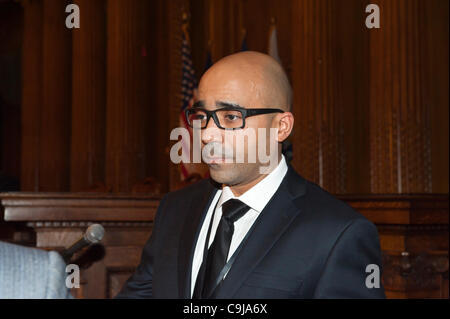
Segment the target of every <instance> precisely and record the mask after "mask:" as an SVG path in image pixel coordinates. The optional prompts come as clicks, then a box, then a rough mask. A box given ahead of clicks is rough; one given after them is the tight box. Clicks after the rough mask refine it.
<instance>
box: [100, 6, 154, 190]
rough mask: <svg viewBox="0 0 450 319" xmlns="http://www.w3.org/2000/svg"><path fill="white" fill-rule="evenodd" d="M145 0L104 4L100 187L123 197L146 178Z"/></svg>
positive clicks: (147, 115)
mask: <svg viewBox="0 0 450 319" xmlns="http://www.w3.org/2000/svg"><path fill="white" fill-rule="evenodd" d="M149 10H150V3H149V2H148V1H145V0H135V1H118V0H108V1H107V17H108V18H107V37H108V42H107V79H108V80H107V100H106V114H107V116H106V184H107V185H108V186H110V187H112V190H113V192H129V191H131V188H132V186H133V184H135V183H137V182H139V181H141V180H143V179H144V178H145V177H146V173H147V170H146V167H147V165H148V164H147V163H148V161H149V160H150V158H149V146H148V143H147V141H148V138H150V137H149V136H147V135H148V134H147V133H148V130H147V127H148V126H149V123H151V117H150V114H151V112H150V111H151V105H150V103H149V101H150V90H149V82H150V81H149V78H150V77H151V74H150V70H149V57H148V56H143V54H142V50H143V48H148V47H149V45H148V44H149V43H148V41H149V38H150V37H149V30H150V28H151V23H150V20H149V19H148V16H147V15H148V12H149Z"/></svg>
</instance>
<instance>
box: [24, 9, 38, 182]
mask: <svg viewBox="0 0 450 319" xmlns="http://www.w3.org/2000/svg"><path fill="white" fill-rule="evenodd" d="M22 5H23V8H24V19H23V21H24V23H23V24H24V29H23V50H22V146H21V147H22V151H21V178H20V184H21V190H22V191H38V190H39V158H40V155H39V154H40V140H41V138H40V124H41V122H40V114H41V107H42V13H43V6H42V1H32V0H25V1H22Z"/></svg>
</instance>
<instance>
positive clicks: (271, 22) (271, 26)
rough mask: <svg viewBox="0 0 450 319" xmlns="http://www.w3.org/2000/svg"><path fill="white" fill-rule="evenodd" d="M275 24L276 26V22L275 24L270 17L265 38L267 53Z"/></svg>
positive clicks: (274, 20)
mask: <svg viewBox="0 0 450 319" xmlns="http://www.w3.org/2000/svg"><path fill="white" fill-rule="evenodd" d="M276 24H277V22H276V19H275V17H271V18H270V26H269V34H268V36H267V52H269V50H270V38H271V36H272V32H273V30H274V29H275V27H276Z"/></svg>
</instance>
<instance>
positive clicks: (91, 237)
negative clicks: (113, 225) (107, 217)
mask: <svg viewBox="0 0 450 319" xmlns="http://www.w3.org/2000/svg"><path fill="white" fill-rule="evenodd" d="M104 234H105V229H104V228H103V226H102V225H100V224H92V225H90V226H89V227H88V229H86V233H85V234H84V238H85V239H86V240H87V241H89V242H90V243H92V244H95V243H98V242H99V241H100V240H102V238H103V235H104Z"/></svg>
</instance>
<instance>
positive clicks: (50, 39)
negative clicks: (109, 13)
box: [39, 0, 72, 191]
mask: <svg viewBox="0 0 450 319" xmlns="http://www.w3.org/2000/svg"><path fill="white" fill-rule="evenodd" d="M67 4H69V1H61V0H44V2H43V38H42V62H41V63H42V69H43V70H42V107H41V110H40V114H39V115H40V121H41V129H40V133H41V139H40V160H39V166H40V168H39V191H67V190H69V183H70V182H69V178H70V166H69V165H70V127H71V125H70V114H71V78H72V77H71V62H72V38H71V30H70V29H67V28H66V27H65V19H66V12H65V8H66V5H67Z"/></svg>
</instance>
